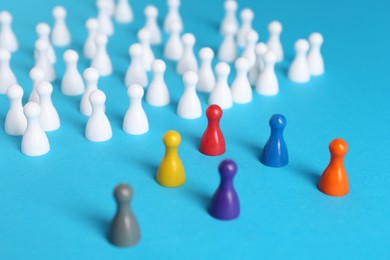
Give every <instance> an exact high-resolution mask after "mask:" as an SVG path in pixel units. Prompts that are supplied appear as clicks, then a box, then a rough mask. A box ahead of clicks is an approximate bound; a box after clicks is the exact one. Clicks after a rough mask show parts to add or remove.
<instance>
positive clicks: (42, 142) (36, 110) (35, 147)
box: [21, 102, 50, 156]
mask: <svg viewBox="0 0 390 260" xmlns="http://www.w3.org/2000/svg"><path fill="white" fill-rule="evenodd" d="M23 112H24V115H25V116H26V119H27V128H26V131H25V132H24V134H23V138H22V145H21V151H22V153H23V154H25V155H27V156H41V155H44V154H47V153H48V152H49V151H50V144H49V140H48V139H47V136H46V133H45V131H43V129H42V127H41V123H40V120H39V116H40V114H41V107H40V106H39V104H37V103H35V102H28V103H27V104H26V105H25V106H24V108H23Z"/></svg>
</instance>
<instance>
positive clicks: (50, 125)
mask: <svg viewBox="0 0 390 260" xmlns="http://www.w3.org/2000/svg"><path fill="white" fill-rule="evenodd" d="M37 92H38V95H39V105H40V107H41V114H40V116H39V120H40V122H41V127H42V129H43V131H46V132H49V131H54V130H57V129H58V128H60V117H59V116H58V113H57V110H56V108H55V107H54V105H53V102H52V101H51V94H52V93H53V86H52V85H51V84H50V83H49V82H48V81H42V82H41V83H40V84H39V85H38V87H37Z"/></svg>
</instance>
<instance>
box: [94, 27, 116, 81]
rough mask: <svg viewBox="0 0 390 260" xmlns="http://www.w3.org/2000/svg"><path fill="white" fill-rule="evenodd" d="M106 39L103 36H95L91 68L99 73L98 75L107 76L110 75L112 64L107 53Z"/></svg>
mask: <svg viewBox="0 0 390 260" xmlns="http://www.w3.org/2000/svg"><path fill="white" fill-rule="evenodd" d="M107 42H108V38H107V36H105V35H104V34H98V35H97V36H96V54H95V56H94V57H93V58H92V62H91V67H92V68H94V69H96V70H97V71H98V72H99V75H100V76H102V77H104V76H109V75H111V74H112V70H113V69H112V63H111V59H110V56H108V53H107Z"/></svg>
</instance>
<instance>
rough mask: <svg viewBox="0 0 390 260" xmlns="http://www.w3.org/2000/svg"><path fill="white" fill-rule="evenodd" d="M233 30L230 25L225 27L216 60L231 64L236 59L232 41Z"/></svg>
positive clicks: (234, 42) (233, 40)
mask: <svg viewBox="0 0 390 260" xmlns="http://www.w3.org/2000/svg"><path fill="white" fill-rule="evenodd" d="M234 34H235V29H234V26H233V25H232V24H227V25H226V26H225V33H224V39H223V42H222V44H221V46H220V47H219V50H218V59H219V60H220V61H224V62H233V61H234V60H235V59H236V58H237V45H236V40H235V39H234Z"/></svg>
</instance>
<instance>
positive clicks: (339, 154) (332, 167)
mask: <svg viewBox="0 0 390 260" xmlns="http://www.w3.org/2000/svg"><path fill="white" fill-rule="evenodd" d="M329 151H330V162H329V165H328V167H326V169H325V171H324V172H323V173H322V176H321V178H320V181H319V183H318V188H319V189H320V191H322V192H323V193H325V194H327V195H329V196H344V195H347V194H348V191H349V186H348V176H347V171H346V170H345V168H344V156H345V155H346V154H347V152H348V144H347V143H346V142H345V141H344V140H343V139H339V138H338V139H335V140H333V141H332V142H331V143H330V145H329Z"/></svg>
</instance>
